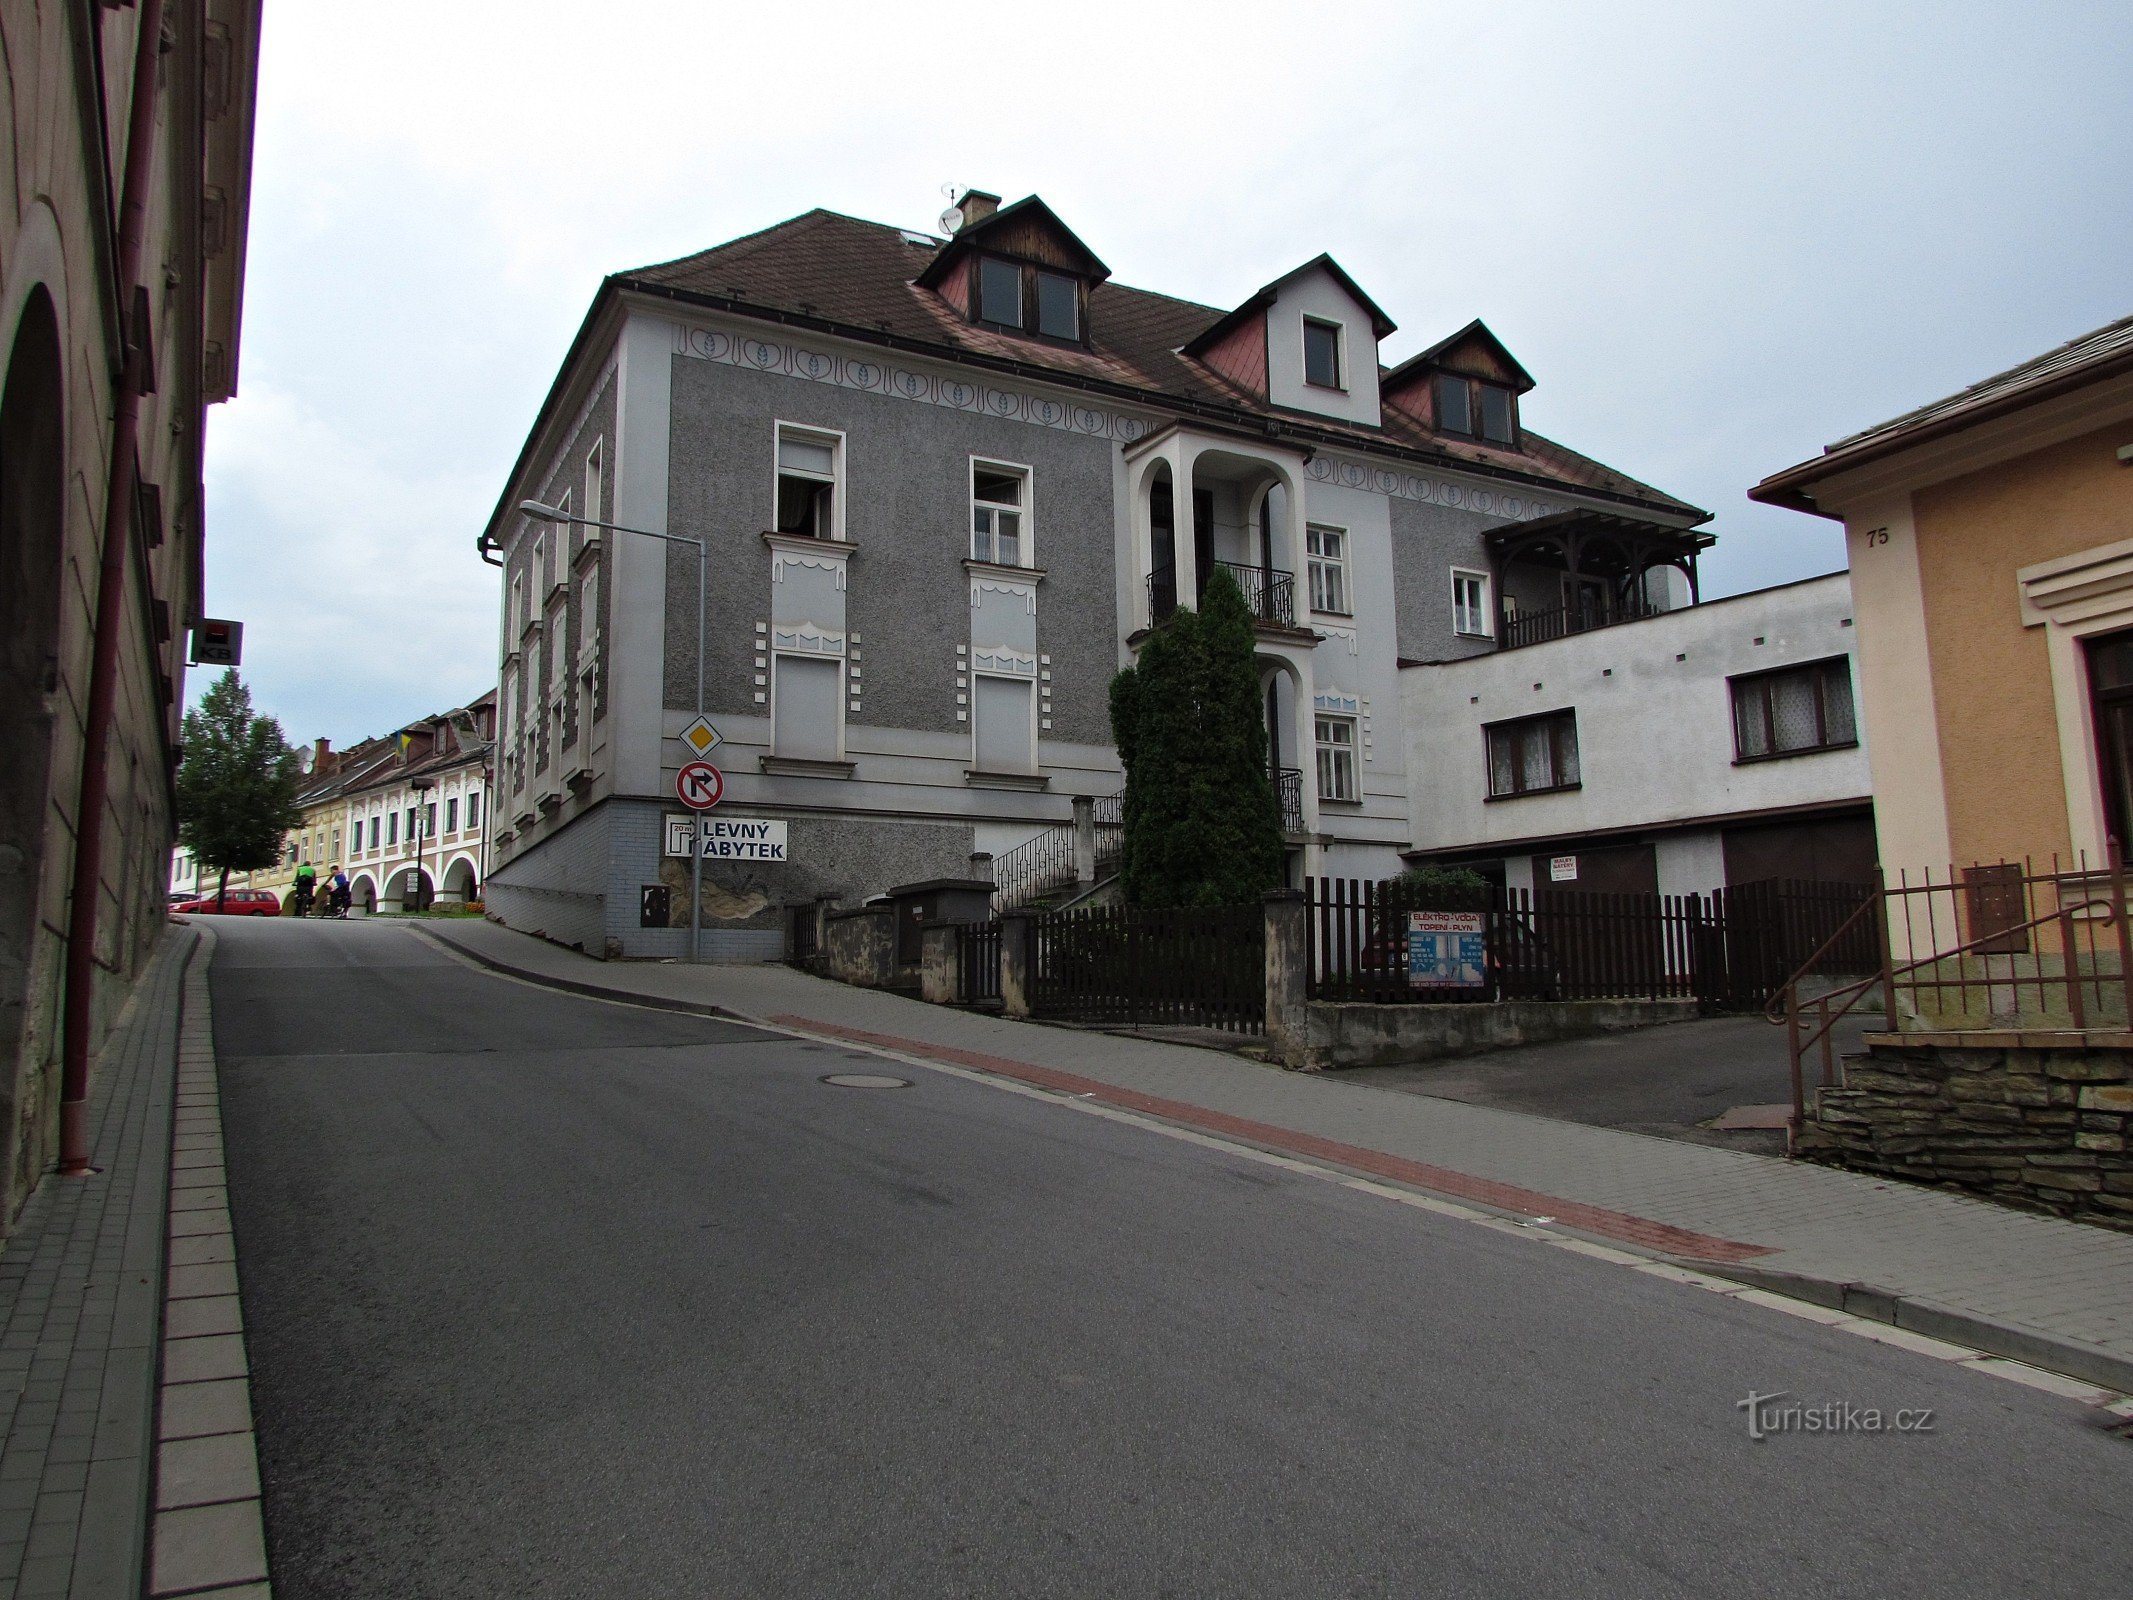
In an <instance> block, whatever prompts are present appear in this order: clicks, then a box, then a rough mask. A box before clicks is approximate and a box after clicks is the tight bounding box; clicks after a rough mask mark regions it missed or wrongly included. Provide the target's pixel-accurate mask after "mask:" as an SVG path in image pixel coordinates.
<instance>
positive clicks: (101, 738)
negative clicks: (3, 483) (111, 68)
mask: <svg viewBox="0 0 2133 1600" xmlns="http://www.w3.org/2000/svg"><path fill="white" fill-rule="evenodd" d="M136 21H137V25H138V27H139V30H140V31H139V34H138V36H137V37H136V39H135V40H134V47H133V89H132V94H133V103H132V106H131V108H130V109H129V111H128V114H127V121H126V173H125V178H124V181H123V184H122V186H121V188H120V190H119V217H118V249H117V252H116V259H115V265H116V275H117V280H118V284H117V287H118V297H119V308H120V324H121V326H124V324H125V322H126V320H127V319H128V318H129V317H130V316H131V314H132V310H133V290H134V285H135V284H137V283H139V282H140V279H141V256H142V252H143V250H144V248H145V246H146V244H147V233H148V185H149V179H150V167H151V165H152V164H153V161H154V156H155V137H156V74H157V68H158V66H159V65H160V59H159V58H160V57H161V55H162V44H163V0H140V5H139V8H138V11H137V14H136ZM148 337H149V328H148V326H147V324H146V323H143V324H142V325H140V326H137V327H134V328H131V329H129V330H128V338H129V346H128V350H127V359H125V361H124V362H123V364H122V365H121V368H120V370H119V374H118V382H117V391H118V392H117V395H116V409H115V411H114V413H113V416H112V422H111V474H110V479H109V482H108V485H107V487H106V491H105V495H104V529H103V538H104V547H103V560H102V562H101V564H100V568H99V571H98V574H97V586H96V635H95V655H94V657H93V658H92V661H91V664H90V668H89V706H88V713H87V716H86V717H85V719H84V723H85V726H84V728H83V750H82V766H81V793H80V795H79V796H78V798H77V800H76V803H75V807H74V883H73V888H72V891H71V893H70V896H69V900H68V905H67V999H66V1018H65V1040H64V1044H63V1046H62V1053H61V1063H62V1064H61V1069H60V1089H59V1170H60V1172H61V1173H62V1174H63V1175H64V1176H67V1177H75V1178H78V1177H84V1176H86V1175H87V1174H88V1173H89V1172H90V1170H91V1169H90V1166H89V1030H90V1020H91V1012H92V1009H93V1008H92V1006H91V1004H90V1001H91V997H92V993H93V990H94V987H95V983H96V913H97V901H98V899H99V897H100V896H101V895H102V893H103V876H104V826H105V823H104V802H105V800H106V799H107V798H109V795H110V788H111V764H110V752H109V749H108V746H109V744H110V740H111V724H112V720H113V713H114V710H115V708H116V705H117V700H118V651H119V634H120V630H121V622H122V615H121V614H122V612H123V611H124V608H125V597H126V552H127V549H128V547H129V545H130V544H131V542H132V528H133V522H132V505H133V492H134V470H133V469H134V460H133V453H134V448H135V445H136V443H137V440H138V437H139V434H140V426H141V394H142V388H143V385H142V377H143V375H144V374H145V373H146V372H147V371H148V362H147V360H146V359H145V358H146V357H147V356H148V354H149V353H148V352H146V351H142V352H140V355H141V357H142V358H143V359H134V351H133V349H132V347H131V344H130V340H133V339H141V340H145V339H147V338H148Z"/></svg>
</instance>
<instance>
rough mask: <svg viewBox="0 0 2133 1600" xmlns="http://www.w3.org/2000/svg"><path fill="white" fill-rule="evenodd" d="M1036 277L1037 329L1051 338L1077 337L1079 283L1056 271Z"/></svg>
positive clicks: (1079, 319) (1079, 330) (1079, 331)
mask: <svg viewBox="0 0 2133 1600" xmlns="http://www.w3.org/2000/svg"><path fill="white" fill-rule="evenodd" d="M1036 277H1037V331H1038V332H1039V333H1041V334H1044V335H1045V336H1046V337H1048V338H1052V339H1079V338H1080V337H1081V285H1080V284H1079V283H1077V282H1076V281H1075V280H1074V279H1072V278H1067V277H1062V276H1060V275H1059V274H1058V273H1056V272H1040V273H1038V274H1037V275H1036Z"/></svg>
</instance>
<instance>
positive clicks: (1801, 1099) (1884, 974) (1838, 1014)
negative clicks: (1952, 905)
mask: <svg viewBox="0 0 2133 1600" xmlns="http://www.w3.org/2000/svg"><path fill="white" fill-rule="evenodd" d="M2055 876H2057V875H2055ZM1887 892H1888V891H1887V890H1886V889H1877V890H1876V891H1875V893H1874V897H1873V898H1872V899H1871V900H1869V901H1867V903H1866V905H1865V906H1862V907H1860V910H1861V911H1864V910H1866V909H1867V908H1868V907H1873V906H1877V905H1879V904H1880V902H1881V901H1882V900H1883V899H1885V898H1886V896H1887ZM1899 892H1901V891H1899ZM2119 898H2121V897H2114V898H2113V899H2111V900H2084V901H2082V902H2081V903H2080V904H2079V905H2071V906H2069V905H2061V906H2057V907H2055V908H2054V909H2052V910H2050V911H2047V912H2043V913H2041V914H2040V915H2037V916H2034V917H2031V918H2030V919H2029V920H2028V921H2027V922H2022V923H2017V924H2015V925H2013V926H2011V927H2004V928H1995V929H1993V930H1992V931H1991V932H1990V933H1982V934H1979V935H1977V936H1976V937H1975V938H1972V939H1968V940H1965V941H1964V942H1963V943H1962V944H1959V945H1957V946H1955V947H1954V948H1953V949H1951V950H1941V951H1937V952H1935V953H1934V954H1932V955H1930V956H1921V957H1920V958H1919V959H1917V960H1915V961H1908V962H1906V963H1904V965H1902V966H1900V967H1892V966H1890V965H1889V964H1888V961H1889V949H1888V943H1887V935H1886V934H1885V933H1884V935H1883V942H1882V951H1881V961H1882V967H1881V971H1879V972H1878V973H1872V974H1869V975H1868V976H1867V977H1864V978H1858V979H1854V980H1853V981H1852V982H1850V983H1848V984H1846V985H1844V986H1843V987H1842V988H1839V989H1831V990H1829V991H1828V992H1827V993H1824V994H1819V995H1816V996H1815V998H1814V1001H1813V1004H1814V1007H1815V1015H1816V1017H1817V1019H1818V1026H1817V1027H1816V1028H1815V1031H1814V1032H1813V1033H1811V1034H1810V1035H1809V1036H1808V1037H1807V1039H1806V1040H1805V1041H1804V1042H1803V1041H1802V1040H1801V1038H1800V1000H1799V992H1798V991H1799V983H1800V980H1801V979H1802V978H1804V977H1805V976H1806V975H1807V967H1808V966H1812V965H1813V964H1814V963H1813V961H1812V960H1810V961H1809V962H1808V964H1807V966H1803V967H1802V968H1801V969H1800V970H1799V971H1798V972H1795V973H1794V974H1793V975H1792V976H1791V977H1790V978H1788V979H1787V980H1786V981H1785V985H1784V987H1783V988H1782V989H1781V990H1780V991H1779V992H1780V993H1781V994H1783V995H1784V997H1785V1015H1784V1016H1783V1017H1782V1018H1780V1017H1775V1016H1770V1013H1769V1010H1768V1009H1766V1010H1765V1012H1764V1015H1765V1016H1766V1017H1767V1018H1768V1020H1770V1021H1771V1022H1773V1023H1777V1022H1783V1023H1784V1024H1785V1025H1786V1027H1787V1028H1788V1029H1789V1030H1790V1037H1789V1039H1788V1043H1789V1045H1790V1047H1791V1052H1792V1130H1793V1132H1794V1133H1795V1134H1797V1133H1798V1132H1799V1128H1800V1122H1801V1120H1802V1118H1804V1117H1805V1116H1806V1114H1807V1088H1806V1084H1805V1083H1804V1082H1803V1081H1802V1079H1801V1073H1800V1068H1801V1063H1802V1061H1803V1059H1804V1057H1805V1055H1806V1051H1807V1048H1808V1047H1809V1046H1812V1045H1815V1044H1820V1045H1821V1046H1822V1082H1823V1086H1824V1087H1825V1088H1827V1087H1828V1086H1829V1084H1830V1080H1831V1075H1832V1072H1833V1070H1834V1065H1833V1063H1832V1061H1831V1059H1830V1048H1829V1036H1830V1034H1831V1032H1832V1031H1833V1030H1834V1029H1835V1028H1836V1026H1837V1024H1838V1023H1839V1022H1842V1021H1843V1020H1844V1019H1845V1018H1846V1017H1848V1016H1850V1015H1851V1012H1852V1008H1853V1007H1854V1006H1856V1005H1857V1004H1858V1003H1859V1000H1860V998H1861V997H1862V996H1863V995H1865V993H1866V992H1867V991H1868V990H1869V989H1872V988H1873V987H1874V986H1875V985H1876V984H1880V985H1884V986H1885V990H1886V996H1887V998H1886V1001H1885V1004H1886V1005H1887V1007H1888V1012H1889V1023H1890V1025H1891V1026H1892V1027H1893V1026H1894V1025H1895V1021H1896V1018H1895V1007H1896V980H1897V979H1898V978H1901V977H1906V976H1908V975H1909V974H1911V973H1914V972H1917V971H1920V970H1922V969H1923V968H1926V967H1931V966H1937V965H1939V964H1940V963H1941V962H1943V961H1947V960H1949V959H1951V958H1955V957H1961V956H1966V955H1975V954H1977V953H1979V951H1980V950H1981V949H1982V947H1983V946H1985V945H1988V944H1993V943H1997V942H1999V941H2001V940H2004V939H2007V938H2010V937H2012V936H2013V935H2015V934H2018V933H2028V932H2030V931H2031V930H2032V929H2035V928H2041V927H2042V926H2043V925H2044V924H2045V923H2047V922H2062V921H2067V920H2070V919H2072V918H2073V917H2075V916H2078V915H2079V914H2081V913H2082V912H2085V911H2097V910H2101V911H2102V912H2103V913H2104V915H2103V917H2102V919H2101V920H2103V921H2105V922H2110V921H2112V920H2114V913H2115V911H2116V909H2117V906H2118V903H2119ZM1853 915H1854V916H1856V915H1858V913H1857V912H1855V913H1853ZM1835 942H1836V941H1835V939H1834V938H1832V939H1831V940H1830V941H1829V943H1830V944H1834V943H1835ZM1828 948H1829V946H1828V945H1827V944H1825V945H1824V946H1823V948H1822V949H1821V950H1817V951H1816V952H1815V959H1819V958H1820V957H1821V956H1822V955H1823V953H1824V952H1825V951H1827V949H1828ZM2067 981H2068V984H2069V986H2070V987H2069V993H2070V994H2073V995H2074V996H2075V997H2076V999H2075V1005H2076V1007H2077V1014H2076V1023H2075V1025H2076V1026H2077V1027H2078V1026H2080V1020H2079V1011H2078V1007H2079V998H2078V996H2079V992H2080V991H2079V989H2078V988H2076V987H2072V986H2074V985H2077V984H2078V983H2079V979H2078V978H2077V977H2076V976H2075V975H2074V970H2073V952H2072V950H2071V949H2069V950H2068V952H2067ZM1840 996H1841V997H1844V1004H1843V1005H1842V1006H1840V1007H1838V1009H1837V1010H1836V1011H1835V1012H1834V1013H1832V1012H1831V1011H1830V1009H1829V1007H1830V1002H1831V1001H1833V1000H1836V999H1838V998H1839V997H1840ZM1775 1005H1776V1001H1775V1000H1773V1001H1772V1002H1771V1006H1772V1007H1775Z"/></svg>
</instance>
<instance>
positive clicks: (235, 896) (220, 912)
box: [170, 889, 281, 917]
mask: <svg viewBox="0 0 2133 1600" xmlns="http://www.w3.org/2000/svg"><path fill="white" fill-rule="evenodd" d="M170 909H171V911H172V913H173V914H175V915H178V916H189V917H213V916H223V917H278V916H280V915H281V899H280V897H279V896H278V895H276V894H275V893H274V891H273V890H271V889H232V890H230V892H229V893H228V894H225V895H224V896H223V897H222V904H221V905H219V906H218V905H216V904H215V897H214V896H213V895H211V894H204V895H200V896H198V897H197V898H195V899H192V900H180V901H179V902H178V903H177V904H176V905H174V906H172V907H171V908H170Z"/></svg>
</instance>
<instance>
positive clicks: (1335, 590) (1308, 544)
mask: <svg viewBox="0 0 2133 1600" xmlns="http://www.w3.org/2000/svg"><path fill="white" fill-rule="evenodd" d="M1304 549H1305V554H1306V555H1307V556H1308V557H1309V559H1310V581H1311V609H1312V610H1313V611H1330V612H1332V613H1334V614H1335V615H1336V616H1346V615H1347V614H1348V534H1347V531H1346V530H1345V529H1341V528H1321V527H1318V526H1316V525H1313V526H1311V527H1309V528H1306V529H1305V530H1304Z"/></svg>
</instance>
